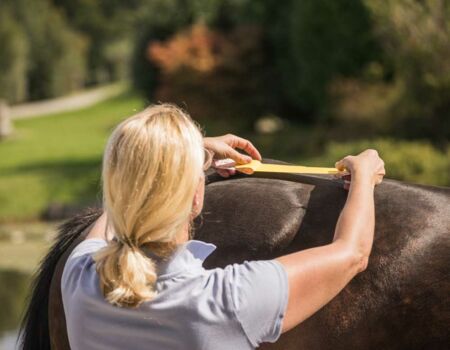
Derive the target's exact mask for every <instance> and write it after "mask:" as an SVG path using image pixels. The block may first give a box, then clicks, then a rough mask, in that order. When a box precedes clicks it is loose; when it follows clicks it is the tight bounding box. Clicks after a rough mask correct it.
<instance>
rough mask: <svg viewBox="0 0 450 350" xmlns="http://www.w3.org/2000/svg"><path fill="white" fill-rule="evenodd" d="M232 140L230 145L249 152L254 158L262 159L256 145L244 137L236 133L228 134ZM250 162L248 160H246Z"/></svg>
mask: <svg viewBox="0 0 450 350" xmlns="http://www.w3.org/2000/svg"><path fill="white" fill-rule="evenodd" d="M227 136H228V137H229V138H230V140H231V144H230V146H231V147H233V148H239V149H241V150H243V151H245V152H246V153H247V154H249V155H250V156H251V157H252V158H253V159H257V160H261V154H260V153H259V152H258V150H257V149H256V147H255V146H253V144H252V143H251V142H250V141H249V140H246V139H243V138H242V137H239V136H235V135H231V134H230V135H227ZM236 160H237V159H236ZM245 163H248V162H245Z"/></svg>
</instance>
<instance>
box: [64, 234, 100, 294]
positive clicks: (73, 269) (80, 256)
mask: <svg viewBox="0 0 450 350" xmlns="http://www.w3.org/2000/svg"><path fill="white" fill-rule="evenodd" d="M107 244H108V243H107V242H106V241H105V240H104V239H100V238H91V239H85V240H83V241H82V242H80V243H79V244H78V245H77V246H76V247H75V248H74V250H73V251H72V253H71V254H70V255H69V258H68V259H67V261H66V263H65V265H64V270H63V274H62V280H61V282H62V283H61V286H62V289H63V290H64V289H65V288H67V287H68V286H69V285H70V284H71V281H72V282H73V281H75V280H78V279H79V277H80V274H81V273H82V272H83V271H86V270H87V269H88V268H89V267H90V266H91V265H93V264H94V260H93V259H92V255H93V254H94V253H96V252H97V251H99V250H100V249H102V248H103V247H105V246H106V245H107Z"/></svg>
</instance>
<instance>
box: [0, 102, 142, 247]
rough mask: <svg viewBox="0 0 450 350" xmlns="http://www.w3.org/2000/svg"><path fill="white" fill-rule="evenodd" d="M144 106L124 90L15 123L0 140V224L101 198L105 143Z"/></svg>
mask: <svg viewBox="0 0 450 350" xmlns="http://www.w3.org/2000/svg"><path fill="white" fill-rule="evenodd" d="M142 107H143V100H142V99H141V98H140V97H138V96H137V95H133V94H131V93H128V94H125V95H122V96H120V97H116V98H114V99H111V100H108V101H105V102H102V103H99V104H97V105H95V106H93V107H89V108H86V109H82V110H78V111H73V112H66V113H61V114H54V115H51V116H45V117H40V118H35V119H26V120H18V121H16V122H15V123H14V127H15V133H14V135H13V137H11V138H9V139H7V140H5V141H3V142H1V143H0V222H6V221H8V222H10V221H19V220H20V221H23V220H34V219H37V218H39V216H40V214H41V213H42V211H43V210H44V209H45V208H46V206H47V205H48V203H51V202H59V203H72V204H73V203H77V204H80V205H84V204H86V203H92V202H93V201H95V200H96V199H98V200H99V199H100V187H99V179H100V166H101V157H102V152H103V149H104V145H105V142H106V140H107V138H108V136H109V135H110V133H111V131H112V128H113V127H114V126H115V125H117V123H118V122H120V121H121V120H123V119H125V118H126V117H128V116H130V115H131V114H133V113H135V111H138V110H139V109H141V108H142ZM0 254H1V251H0Z"/></svg>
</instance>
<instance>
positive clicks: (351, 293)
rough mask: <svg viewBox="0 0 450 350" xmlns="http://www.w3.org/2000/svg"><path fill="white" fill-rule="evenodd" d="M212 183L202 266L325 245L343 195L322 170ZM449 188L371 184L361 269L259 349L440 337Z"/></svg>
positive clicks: (429, 341) (390, 345) (393, 343)
mask: <svg viewBox="0 0 450 350" xmlns="http://www.w3.org/2000/svg"><path fill="white" fill-rule="evenodd" d="M277 177H278V178H277V179H267V178H256V177H237V178H234V179H232V180H227V181H218V182H213V183H211V184H210V185H208V187H207V190H206V196H205V213H204V214H203V219H202V220H201V225H200V228H199V229H198V230H197V235H196V238H197V239H202V240H205V241H208V242H212V243H214V244H216V245H217V246H218V249H217V251H216V252H214V253H213V254H212V255H211V257H210V258H208V259H207V260H206V262H205V264H206V265H207V266H209V267H216V266H224V265H226V264H229V263H233V262H242V261H243V260H251V259H270V258H274V257H276V256H280V255H284V254H288V253H290V252H292V251H298V250H302V249H306V248H309V247H314V246H320V245H323V244H327V243H330V242H331V241H332V237H333V234H334V228H335V225H336V221H337V218H338V216H339V213H340V211H341V209H342V207H343V205H344V204H345V200H346V196H347V192H346V191H345V190H344V189H343V188H342V184H341V183H339V182H338V181H333V180H331V179H330V178H329V177H307V176H306V177H305V176H298V175H288V176H281V179H280V177H279V176H277ZM449 194H450V190H449V189H444V188H435V187H427V186H416V185H408V184H405V183H401V182H397V181H391V180H386V181H384V182H383V184H381V185H380V186H377V188H376V195H375V201H376V233H375V240H374V246H373V251H372V254H371V258H370V262H369V267H368V269H367V270H366V271H365V272H364V273H361V274H359V275H358V276H356V277H355V278H354V279H353V280H352V282H351V283H350V284H349V285H348V286H347V287H346V288H345V289H344V290H343V291H342V292H341V293H340V294H339V295H338V296H337V297H336V298H335V299H334V300H333V301H332V302H330V303H329V304H328V305H327V306H325V307H324V308H323V309H322V310H320V311H319V312H318V313H316V314H315V315H314V316H312V317H311V318H309V319H308V320H307V321H305V322H303V323H302V324H301V325H299V326H297V327H296V328H294V329H293V330H291V331H290V332H288V333H286V334H283V335H282V336H281V338H280V339H279V341H278V342H277V343H276V344H267V345H265V346H264V348H267V349H297V348H302V347H304V348H312V349H348V348H350V347H356V348H369V349H370V348H373V349H375V348H377V349H378V348H385V349H404V348H409V349H422V348H430V347H431V348H435V349H440V348H442V349H443V348H446V346H447V345H448V343H449V340H450V339H449V336H448V325H449V322H450V319H449V310H450V308H449V301H448V300H449V298H448V295H449V292H450V284H449V278H448V277H449V266H450V261H449V254H448V253H449V248H450V242H449V238H450V237H449V232H450V216H449V215H448V214H449V208H450V196H449Z"/></svg>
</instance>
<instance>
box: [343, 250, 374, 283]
mask: <svg viewBox="0 0 450 350" xmlns="http://www.w3.org/2000/svg"><path fill="white" fill-rule="evenodd" d="M341 247H343V249H342V251H343V252H345V253H344V256H345V260H346V261H347V269H348V272H349V273H350V275H352V276H355V275H357V274H358V273H360V272H363V271H365V270H366V269H367V267H368V265H369V253H367V252H364V251H361V250H360V249H358V248H357V247H354V246H352V245H348V244H343V245H341Z"/></svg>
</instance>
